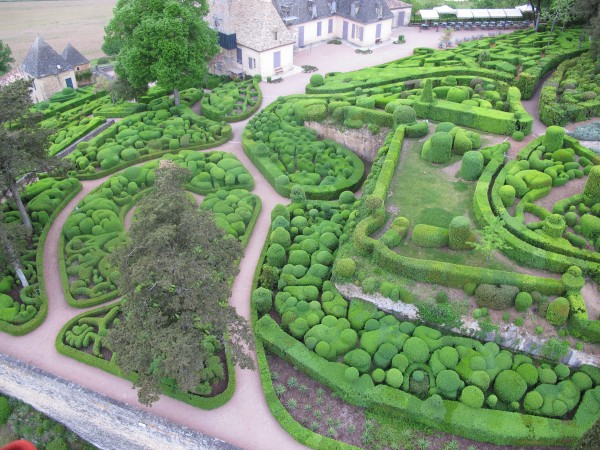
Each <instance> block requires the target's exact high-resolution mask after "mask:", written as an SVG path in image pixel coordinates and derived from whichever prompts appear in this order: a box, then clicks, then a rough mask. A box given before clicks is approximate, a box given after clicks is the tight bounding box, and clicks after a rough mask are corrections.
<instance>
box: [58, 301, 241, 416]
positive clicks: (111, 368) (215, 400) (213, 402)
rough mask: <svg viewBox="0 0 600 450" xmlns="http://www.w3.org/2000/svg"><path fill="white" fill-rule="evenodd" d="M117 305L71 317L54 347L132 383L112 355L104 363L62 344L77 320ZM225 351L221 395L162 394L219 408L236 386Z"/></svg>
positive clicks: (102, 307) (229, 358)
mask: <svg viewBox="0 0 600 450" xmlns="http://www.w3.org/2000/svg"><path fill="white" fill-rule="evenodd" d="M117 304H119V302H116V303H111V304H109V305H105V306H101V307H100V308H97V309H95V310H92V311H87V312H85V313H83V314H79V315H77V316H75V317H73V318H72V319H71V320H69V321H68V322H67V323H66V324H65V325H64V326H63V327H62V328H61V330H60V332H59V333H58V335H57V336H56V341H55V345H56V349H57V350H58V352H59V353H62V354H63V355H65V356H68V357H69V358H73V359H74V360H76V361H79V362H82V363H84V364H87V365H89V366H92V367H97V368H98V369H101V370H104V371H105V372H108V373H110V374H112V375H116V376H118V377H121V378H123V379H125V380H129V381H134V377H127V376H125V375H124V374H123V373H122V372H121V369H119V367H118V366H117V365H116V364H115V363H114V362H113V359H114V354H113V358H111V361H106V360H104V359H101V358H97V357H95V356H93V355H90V354H89V353H86V352H83V351H81V350H78V349H75V348H73V347H71V346H69V345H67V344H65V343H64V338H65V333H66V332H67V331H68V330H69V329H71V328H72V327H73V326H74V325H75V324H76V323H77V322H78V321H79V319H81V318H83V317H86V316H89V315H94V316H96V315H98V314H99V313H100V314H102V313H104V312H108V311H110V310H111V309H112V308H113V307H114V306H115V305H117ZM225 349H226V350H225V355H226V361H227V378H228V382H227V388H226V389H225V390H224V391H223V392H222V393H220V394H218V395H216V396H214V397H202V396H199V395H191V394H188V393H184V392H180V391H173V390H170V389H168V388H166V387H164V386H163V393H164V394H166V395H168V396H169V397H173V398H175V399H177V400H180V401H182V402H185V403H188V404H190V405H192V406H195V407H197V408H201V409H215V408H218V407H220V406H223V405H224V404H225V403H227V402H228V401H229V399H230V398H231V397H232V396H233V393H234V392H235V385H236V379H235V370H234V367H233V361H232V359H231V354H230V352H228V351H227V343H225Z"/></svg>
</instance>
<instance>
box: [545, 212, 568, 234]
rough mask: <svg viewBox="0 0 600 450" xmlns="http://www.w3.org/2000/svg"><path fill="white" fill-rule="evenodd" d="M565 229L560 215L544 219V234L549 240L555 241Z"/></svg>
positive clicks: (563, 219) (565, 225)
mask: <svg viewBox="0 0 600 450" xmlns="http://www.w3.org/2000/svg"><path fill="white" fill-rule="evenodd" d="M566 227H567V223H566V222H565V218H564V217H563V216H561V215H560V214H550V215H549V216H548V217H546V218H545V219H544V228H543V230H544V233H546V234H547V235H548V236H550V237H551V238H555V239H556V238H560V237H562V235H563V233H564V231H565V228H566Z"/></svg>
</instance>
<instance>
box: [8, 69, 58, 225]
mask: <svg viewBox="0 0 600 450" xmlns="http://www.w3.org/2000/svg"><path fill="white" fill-rule="evenodd" d="M29 89H30V87H29V82H28V81H25V80H19V81H15V82H14V83H12V84H9V85H6V86H2V87H0V190H1V191H2V192H5V191H9V192H10V193H11V196H12V199H13V200H14V201H15V203H16V205H17V208H18V210H19V213H20V214H21V220H22V221H23V225H25V227H26V229H27V230H28V232H29V233H30V234H31V233H33V226H32V225H31V220H30V219H29V215H28V214H27V210H26V209H25V205H24V204H23V201H22V200H21V195H20V193H19V186H18V183H17V182H18V180H19V178H20V177H21V176H22V175H24V174H26V173H30V172H45V171H47V170H49V169H51V168H53V167H56V166H57V165H59V164H60V162H59V161H58V160H57V159H54V158H51V157H49V156H48V153H47V152H46V147H47V144H48V137H49V136H50V134H51V133H52V130H50V129H44V128H41V127H40V124H39V122H40V120H41V119H42V115H41V114H35V113H31V112H30V111H29V109H30V108H31V105H32V102H31V97H30V96H29Z"/></svg>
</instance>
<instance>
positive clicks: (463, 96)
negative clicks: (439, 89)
mask: <svg viewBox="0 0 600 450" xmlns="http://www.w3.org/2000/svg"><path fill="white" fill-rule="evenodd" d="M468 98H469V93H468V92H467V91H466V90H465V89H462V88H459V87H451V88H450V89H449V90H448V96H447V97H446V99H447V100H448V101H449V102H454V103H462V102H463V101H465V100H467V99H468Z"/></svg>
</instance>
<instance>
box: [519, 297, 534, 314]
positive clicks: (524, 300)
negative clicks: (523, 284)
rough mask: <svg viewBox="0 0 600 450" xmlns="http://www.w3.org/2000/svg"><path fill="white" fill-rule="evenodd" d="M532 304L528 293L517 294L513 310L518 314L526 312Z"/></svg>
mask: <svg viewBox="0 0 600 450" xmlns="http://www.w3.org/2000/svg"><path fill="white" fill-rule="evenodd" d="M532 304H533V298H532V297H531V294H530V293H529V292H519V293H518V294H517V297H516V298H515V309H516V310H517V311H519V312H523V311H527V310H528V309H529V308H531V305H532Z"/></svg>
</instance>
